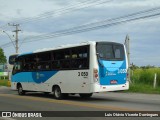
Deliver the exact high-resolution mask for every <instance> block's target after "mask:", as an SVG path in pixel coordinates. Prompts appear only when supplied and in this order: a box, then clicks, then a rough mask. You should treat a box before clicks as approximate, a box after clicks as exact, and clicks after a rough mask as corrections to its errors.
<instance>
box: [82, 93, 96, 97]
mask: <svg viewBox="0 0 160 120" xmlns="http://www.w3.org/2000/svg"><path fill="white" fill-rule="evenodd" d="M92 94H93V93H81V94H79V95H80V97H81V98H90V97H91V96H92Z"/></svg>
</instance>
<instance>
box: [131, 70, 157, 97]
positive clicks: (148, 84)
mask: <svg viewBox="0 0 160 120" xmlns="http://www.w3.org/2000/svg"><path fill="white" fill-rule="evenodd" d="M155 73H156V74H157V84H156V88H153V82H154V75H155ZM131 81H132V84H130V89H129V92H136V93H137V92H138V93H149V94H160V68H149V69H141V68H139V69H135V70H132V71H131Z"/></svg>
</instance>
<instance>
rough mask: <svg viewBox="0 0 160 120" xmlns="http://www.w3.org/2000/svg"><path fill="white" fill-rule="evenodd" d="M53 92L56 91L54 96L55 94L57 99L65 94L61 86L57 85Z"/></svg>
mask: <svg viewBox="0 0 160 120" xmlns="http://www.w3.org/2000/svg"><path fill="white" fill-rule="evenodd" d="M53 92H54V96H55V98H56V99H58V100H60V99H62V97H63V94H62V93H61V89H60V87H58V86H56V87H55V88H54V90H53Z"/></svg>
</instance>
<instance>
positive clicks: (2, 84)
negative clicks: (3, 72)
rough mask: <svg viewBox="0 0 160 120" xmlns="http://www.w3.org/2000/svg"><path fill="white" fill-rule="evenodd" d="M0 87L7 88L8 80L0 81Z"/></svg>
mask: <svg viewBox="0 0 160 120" xmlns="http://www.w3.org/2000/svg"><path fill="white" fill-rule="evenodd" d="M0 86H8V80H2V79H0Z"/></svg>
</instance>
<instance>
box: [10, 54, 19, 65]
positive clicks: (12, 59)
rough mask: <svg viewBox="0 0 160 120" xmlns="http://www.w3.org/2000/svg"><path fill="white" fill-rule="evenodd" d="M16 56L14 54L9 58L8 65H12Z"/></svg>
mask: <svg viewBox="0 0 160 120" xmlns="http://www.w3.org/2000/svg"><path fill="white" fill-rule="evenodd" d="M17 56H18V54H14V55H11V56H9V64H11V65H14V63H15V61H16V58H17Z"/></svg>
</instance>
